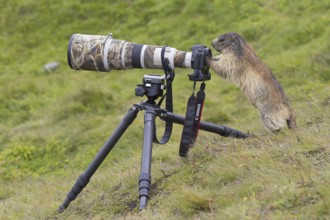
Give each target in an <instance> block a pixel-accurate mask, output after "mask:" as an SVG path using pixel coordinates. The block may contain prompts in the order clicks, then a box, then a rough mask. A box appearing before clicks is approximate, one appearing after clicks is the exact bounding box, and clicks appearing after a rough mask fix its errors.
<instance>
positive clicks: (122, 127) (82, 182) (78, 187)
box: [57, 105, 140, 212]
mask: <svg viewBox="0 0 330 220" xmlns="http://www.w3.org/2000/svg"><path fill="white" fill-rule="evenodd" d="M139 111H140V109H139V108H138V107H137V106H135V105H134V106H133V107H132V108H131V109H130V110H129V111H128V113H127V114H126V115H125V116H124V118H123V119H122V121H121V123H120V124H119V125H118V127H117V128H116V130H115V131H114V132H113V133H112V135H111V137H110V138H109V139H108V140H107V142H106V143H105V144H104V146H103V147H102V148H101V149H100V151H99V152H98V153H97V155H96V156H95V158H94V160H93V161H92V162H91V163H90V164H89V166H88V167H87V169H86V170H85V172H84V173H83V174H81V175H80V176H79V178H78V179H77V181H76V183H75V184H74V185H73V187H72V188H71V191H70V192H69V193H68V194H67V198H66V199H65V200H64V202H63V203H62V205H61V206H60V207H59V208H58V209H57V212H63V211H64V209H66V208H67V207H68V206H69V204H70V203H71V201H73V200H74V199H75V198H76V197H77V196H78V194H79V193H80V192H81V191H82V190H83V188H84V187H85V186H86V185H87V184H88V182H89V180H90V178H91V177H92V175H93V174H94V173H95V171H96V170H97V168H98V167H99V166H100V165H101V163H102V162H103V160H104V159H105V158H106V156H107V155H108V154H109V152H110V151H111V150H112V148H113V147H114V146H115V144H116V143H117V141H118V140H119V139H120V137H121V136H122V135H123V133H124V132H125V131H126V129H127V128H128V127H129V126H130V124H131V123H132V122H133V121H134V119H135V118H136V116H137V113H138V112H139Z"/></svg>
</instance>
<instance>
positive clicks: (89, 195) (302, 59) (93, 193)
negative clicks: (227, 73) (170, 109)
mask: <svg viewBox="0 0 330 220" xmlns="http://www.w3.org/2000/svg"><path fill="white" fill-rule="evenodd" d="M109 2H110V1H105V0H97V1H84V0H81V1H71V0H70V1H68V0H58V1H50V0H44V1H33V0H12V1H4V0H1V1H0V8H1V9H0V10H1V13H0V21H1V25H0V33H1V34H0V48H1V54H0V60H1V61H0V103H1V104H0V219H297V218H298V219H329V218H330V212H329V207H330V187H329V185H330V172H329V170H330V159H329V158H330V137H329V130H330V52H329V51H330V40H329V39H330V27H329V23H330V14H329V11H330V4H329V2H328V1H326V0H322V1H311V0H301V1H286V0H280V1H253V2H248V1H226V0H221V1H220V0H218V1H208V2H206V1H199V0H194V1H186V0H175V1H155V0H136V1H111V3H109ZM229 31H230V32H238V33H240V34H241V35H242V36H243V37H244V38H245V39H246V40H247V41H249V42H250V44H251V45H252V46H253V47H254V48H255V50H256V52H257V54H258V55H259V56H260V57H261V58H262V59H263V60H264V61H265V62H266V63H267V64H268V65H269V66H270V67H271V69H272V70H273V72H274V73H275V75H276V78H277V79H278V81H279V82H280V83H281V85H282V86H283V88H284V90H285V91H286V93H287V95H288V97H289V99H290V101H291V103H292V106H293V108H294V109H295V111H296V113H297V122H298V126H299V129H298V131H297V132H295V133H294V132H292V131H290V130H288V129H283V131H281V132H280V133H279V134H278V135H273V134H269V133H268V132H266V131H265V129H264V128H263V125H262V123H261V121H260V119H259V116H258V113H257V111H256V110H255V109H254V108H253V107H252V105H251V104H250V103H249V102H248V101H247V100H246V98H245V97H244V95H243V94H242V92H241V91H240V90H239V89H238V88H236V87H234V86H233V85H231V84H230V83H228V82H225V81H224V80H222V79H220V78H219V77H217V76H216V75H215V74H213V75H212V80H210V81H208V82H207V88H206V95H207V98H206V102H205V108H204V111H203V118H202V119H203V120H205V121H209V122H212V123H216V124H222V125H226V126H229V127H232V128H235V129H238V130H242V131H244V132H250V133H253V134H254V137H253V138H250V139H248V140H237V139H231V138H223V137H221V136H217V135H213V134H209V133H207V132H200V136H199V138H198V141H197V144H196V146H195V147H194V148H193V149H192V150H191V151H190V152H189V157H188V158H187V159H182V158H180V157H179V156H178V146H179V143H180V136H181V132H182V127H181V126H179V125H175V126H174V131H173V135H172V138H171V140H170V141H169V142H168V144H166V145H164V146H160V145H154V146H153V158H152V188H151V198H150V201H149V203H148V207H147V209H146V210H145V211H144V212H142V213H138V211H137V210H138V178H139V172H140V163H141V161H140V160H141V149H142V139H143V113H140V114H139V116H138V118H137V119H136V121H135V122H134V123H133V124H132V126H131V127H130V128H129V129H128V130H127V132H126V133H125V134H124V136H123V137H122V138H121V139H120V141H119V142H118V144H117V145H116V147H115V148H114V149H113V151H112V152H111V153H110V154H109V156H108V157H107V159H106V160H105V161H104V163H103V164H102V166H101V167H100V168H99V169H98V171H97V172H96V174H95V175H94V176H93V178H92V179H91V182H90V183H89V184H88V185H87V187H86V188H85V189H84V191H83V192H82V193H81V194H80V195H79V196H78V198H77V199H76V200H75V201H74V202H72V204H71V205H70V206H69V208H68V209H67V210H66V211H65V212H64V213H63V214H58V213H56V209H57V207H58V206H59V205H60V204H61V203H62V201H63V199H64V198H65V196H66V194H67V192H68V191H69V190H70V189H71V186H72V185H73V184H74V182H75V180H76V178H77V177H78V176H79V175H80V174H81V173H82V172H83V171H84V170H85V168H86V167H87V166H88V164H89V163H90V162H91V160H92V159H93V158H94V155H95V154H96V153H97V152H98V150H99V149H100V148H101V147H102V145H103V144H104V142H105V141H106V140H107V138H108V137H109V136H110V135H111V133H112V131H113V130H114V129H115V127H116V126H117V124H118V123H119V122H120V120H121V118H122V117H123V116H124V114H125V113H126V112H127V110H128V109H129V108H130V106H131V105H132V104H134V103H138V102H140V101H141V100H143V99H141V98H139V97H135V94H134V88H135V85H136V84H138V83H140V82H141V80H142V77H143V75H144V74H151V73H152V74H162V71H159V70H138V69H132V70H127V71H111V72H110V73H100V72H91V71H73V70H71V69H70V68H69V67H68V65H67V57H66V53H67V45H68V41H69V39H70V36H71V35H72V34H73V33H83V34H98V35H107V34H108V33H109V32H111V33H113V35H114V37H115V38H117V39H123V40H127V41H131V42H136V43H142V44H152V45H170V46H172V47H175V48H177V49H180V50H184V51H190V48H191V46H192V45H194V44H205V45H206V46H208V47H210V48H211V45H210V42H211V40H212V39H214V38H215V37H216V36H217V35H219V34H223V33H226V32H229ZM213 52H214V53H215V51H213ZM55 61H56V62H59V64H60V66H59V68H58V69H56V70H55V71H53V72H46V71H45V70H44V69H43V66H44V65H45V64H46V63H49V62H55ZM191 71H192V70H190V69H176V78H175V81H174V84H173V87H174V88H173V90H174V111H175V112H176V113H180V114H183V113H184V112H185V103H186V100H187V99H188V96H189V94H190V92H191V89H192V83H191V82H190V81H189V80H188V78H187V74H189V73H191ZM159 124H160V123H159ZM159 127H161V125H159ZM159 130H161V129H159Z"/></svg>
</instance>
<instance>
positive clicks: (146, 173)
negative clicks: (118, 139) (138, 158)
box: [139, 110, 156, 211]
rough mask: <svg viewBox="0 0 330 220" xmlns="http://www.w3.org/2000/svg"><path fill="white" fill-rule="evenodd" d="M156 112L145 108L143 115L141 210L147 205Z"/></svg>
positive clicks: (140, 179)
mask: <svg viewBox="0 0 330 220" xmlns="http://www.w3.org/2000/svg"><path fill="white" fill-rule="evenodd" d="M155 117H156V113H155V112H154V111H152V110H146V112H145V115H144V140H143V150H142V162H141V173H140V178H139V198H140V208H139V210H140V211H141V210H142V209H144V208H145V207H146V205H147V200H148V198H149V191H150V183H151V175H150V171H151V155H152V140H153V134H154V132H155Z"/></svg>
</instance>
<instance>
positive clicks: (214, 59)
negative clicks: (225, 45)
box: [212, 55, 220, 61]
mask: <svg viewBox="0 0 330 220" xmlns="http://www.w3.org/2000/svg"><path fill="white" fill-rule="evenodd" d="M219 60H220V55H218V56H215V57H213V59H212V61H219Z"/></svg>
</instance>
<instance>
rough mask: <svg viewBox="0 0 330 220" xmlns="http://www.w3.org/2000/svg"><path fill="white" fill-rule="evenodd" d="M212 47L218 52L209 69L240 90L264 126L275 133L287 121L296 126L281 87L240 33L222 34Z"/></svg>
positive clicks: (289, 124)
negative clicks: (255, 109) (256, 110)
mask: <svg viewBox="0 0 330 220" xmlns="http://www.w3.org/2000/svg"><path fill="white" fill-rule="evenodd" d="M212 46H213V47H214V49H216V50H217V51H218V52H220V55H219V56H216V57H214V58H213V59H211V60H210V66H211V68H212V69H213V70H214V71H215V72H216V73H217V74H218V75H219V76H221V77H223V78H225V79H227V80H228V81H230V82H233V83H234V84H235V85H236V86H238V87H240V88H241V89H242V90H243V92H244V93H245V95H246V96H247V98H248V99H249V100H250V101H251V102H252V104H253V105H254V106H255V107H256V108H257V109H258V110H259V112H260V117H261V119H262V121H263V123H264V125H265V127H266V128H267V129H269V130H270V131H272V132H278V131H279V130H280V129H281V128H282V127H284V126H285V124H286V123H287V125H288V127H289V128H290V129H295V128H296V119H295V113H294V111H293V110H292V108H291V107H290V105H289V101H288V98H287V96H286V95H285V93H284V90H283V88H282V87H281V85H280V84H279V82H278V81H277V80H276V79H275V77H274V75H273V74H272V71H271V70H270V69H269V68H268V66H267V65H266V64H264V63H263V62H262V61H261V60H260V58H259V57H258V56H257V55H256V54H255V52H254V50H253V49H252V47H251V46H250V45H249V44H248V43H247V42H246V41H245V40H244V39H243V38H242V37H241V36H240V35H238V34H236V33H227V34H224V35H221V36H219V37H217V38H216V39H214V40H213V41H212Z"/></svg>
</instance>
